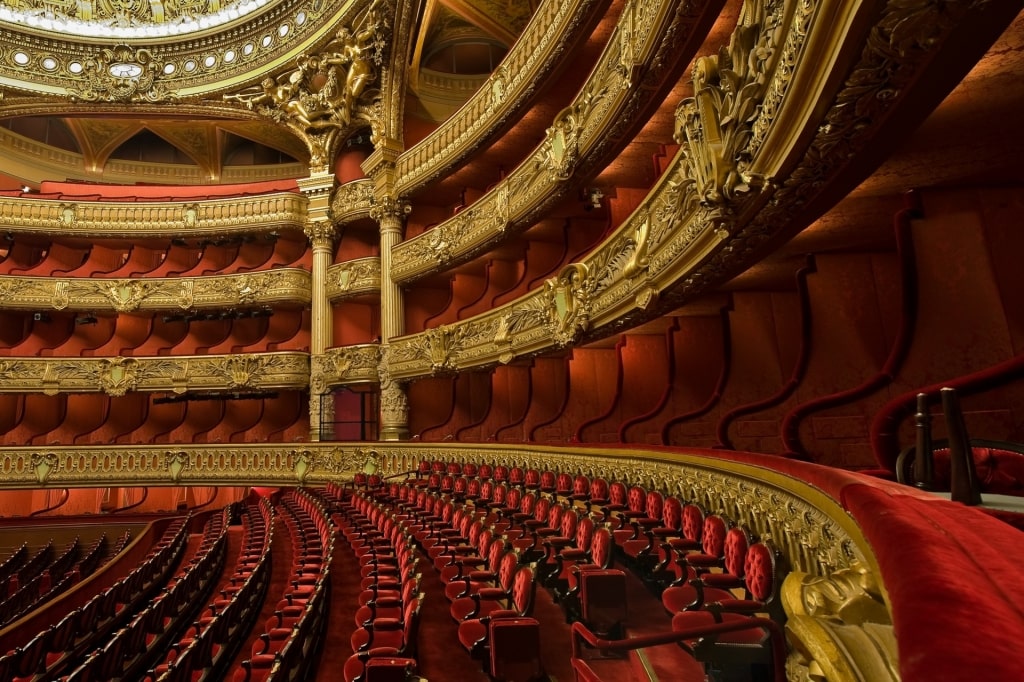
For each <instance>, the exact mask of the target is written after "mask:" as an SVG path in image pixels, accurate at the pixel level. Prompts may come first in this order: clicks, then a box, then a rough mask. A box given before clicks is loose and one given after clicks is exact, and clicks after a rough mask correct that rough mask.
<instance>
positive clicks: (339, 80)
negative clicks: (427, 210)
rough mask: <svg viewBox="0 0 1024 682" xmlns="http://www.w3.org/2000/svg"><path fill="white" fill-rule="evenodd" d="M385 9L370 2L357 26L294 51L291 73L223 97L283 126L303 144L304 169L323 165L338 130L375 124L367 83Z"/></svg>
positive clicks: (374, 68) (379, 49) (384, 30)
mask: <svg viewBox="0 0 1024 682" xmlns="http://www.w3.org/2000/svg"><path fill="white" fill-rule="evenodd" d="M391 10H392V8H391V6H390V5H389V4H388V3H386V2H383V1H382V0H374V2H373V3H371V5H370V8H369V10H368V11H367V13H366V14H365V15H364V16H363V17H362V20H361V23H360V25H359V26H357V27H355V28H349V27H345V26H343V27H341V28H340V29H339V30H338V32H337V33H336V35H335V37H334V39H333V40H332V41H331V42H330V43H328V44H327V45H326V46H324V48H323V49H322V50H321V51H319V52H315V53H305V54H302V55H300V56H299V57H298V59H297V60H296V62H297V63H296V67H295V68H294V69H292V70H291V71H288V72H286V73H284V74H281V75H280V76H277V77H271V76H268V77H267V78H264V79H263V82H262V83H260V86H259V89H258V90H257V91H255V92H242V93H237V94H232V95H225V97H224V98H225V99H226V100H229V101H238V102H241V103H242V104H244V105H245V106H246V108H248V109H249V110H251V111H254V112H256V113H257V114H259V115H260V116H262V117H264V118H267V119H270V120H272V121H275V122H277V123H280V124H282V125H284V126H286V127H288V128H289V129H290V130H292V131H293V132H294V133H295V134H296V135H297V136H298V137H299V138H300V139H302V140H303V141H304V142H305V143H306V146H307V148H308V149H309V154H310V162H309V165H310V169H311V170H323V169H326V168H327V166H328V164H329V162H330V161H331V160H332V159H333V158H334V152H335V146H336V144H337V143H338V142H339V141H340V139H341V135H340V134H341V133H342V132H344V131H347V130H350V129H354V127H357V126H359V125H367V124H372V123H374V122H375V119H374V117H373V116H372V100H373V91H372V90H371V86H372V85H373V84H374V83H375V82H376V81H377V77H378V72H379V69H380V67H381V66H382V65H383V63H384V57H385V55H386V53H387V48H388V44H387V40H386V37H387V35H388V23H389V22H390V21H391V20H392V13H391ZM364 98H365V99H366V100H368V101H364ZM357 119H358V121H357Z"/></svg>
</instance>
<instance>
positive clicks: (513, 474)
mask: <svg viewBox="0 0 1024 682" xmlns="http://www.w3.org/2000/svg"><path fill="white" fill-rule="evenodd" d="M524 481H526V472H525V471H523V468H522V467H512V468H511V469H510V470H509V472H508V482H509V485H522V484H523V482H524Z"/></svg>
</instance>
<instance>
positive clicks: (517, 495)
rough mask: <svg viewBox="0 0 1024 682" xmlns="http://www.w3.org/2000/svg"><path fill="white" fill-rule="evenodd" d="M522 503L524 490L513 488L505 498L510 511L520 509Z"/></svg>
mask: <svg viewBox="0 0 1024 682" xmlns="http://www.w3.org/2000/svg"><path fill="white" fill-rule="evenodd" d="M522 501H523V490H522V488H512V490H509V491H508V495H507V496H506V498H505V506H506V507H508V508H509V509H518V508H519V505H520V503H521V502H522Z"/></svg>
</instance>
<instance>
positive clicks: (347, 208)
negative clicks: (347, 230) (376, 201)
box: [331, 180, 373, 226]
mask: <svg viewBox="0 0 1024 682" xmlns="http://www.w3.org/2000/svg"><path fill="white" fill-rule="evenodd" d="M372 207H373V181H372V180H354V181H352V182H346V183H345V184H344V185H339V186H338V188H337V189H336V190H334V196H333V197H332V198H331V219H332V220H333V221H334V224H335V225H338V226H341V225H344V224H345V223H350V222H352V221H354V220H358V219H360V218H367V217H369V216H370V209H371V208H372Z"/></svg>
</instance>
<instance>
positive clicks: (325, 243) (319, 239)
mask: <svg viewBox="0 0 1024 682" xmlns="http://www.w3.org/2000/svg"><path fill="white" fill-rule="evenodd" d="M333 188H334V175H333V174H331V173H315V174H313V175H311V176H310V177H308V178H304V179H303V180H300V181H299V189H301V190H302V193H303V194H304V195H305V196H306V197H307V198H308V199H309V204H308V206H307V208H306V226H305V228H304V231H305V233H306V237H307V238H308V239H309V243H310V246H311V247H312V250H313V272H312V289H313V290H312V292H311V296H310V315H309V318H310V322H309V325H310V329H309V352H310V378H309V437H310V440H312V441H318V440H320V439H321V435H323V437H324V438H325V439H330V438H331V437H333V434H331V433H329V432H328V431H329V428H330V426H329V425H328V424H321V419H320V415H321V414H325V415H332V416H333V413H334V396H333V395H331V394H330V393H327V392H321V391H322V390H323V386H324V382H323V380H322V377H319V376H316V375H317V373H320V372H322V366H323V364H322V362H320V360H321V358H322V357H323V355H324V353H325V352H326V351H327V349H328V348H330V346H331V343H332V341H333V340H332V338H331V337H332V332H333V329H334V324H333V320H332V315H331V302H330V300H329V299H328V298H327V268H328V267H329V266H330V265H331V259H332V255H333V253H334V237H335V232H334V224H333V222H332V221H331V218H330V215H329V209H330V195H331V190H332V189H333ZM332 421H333V419H332Z"/></svg>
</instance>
